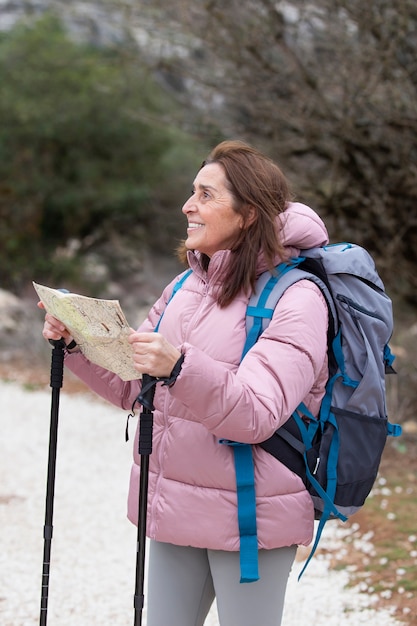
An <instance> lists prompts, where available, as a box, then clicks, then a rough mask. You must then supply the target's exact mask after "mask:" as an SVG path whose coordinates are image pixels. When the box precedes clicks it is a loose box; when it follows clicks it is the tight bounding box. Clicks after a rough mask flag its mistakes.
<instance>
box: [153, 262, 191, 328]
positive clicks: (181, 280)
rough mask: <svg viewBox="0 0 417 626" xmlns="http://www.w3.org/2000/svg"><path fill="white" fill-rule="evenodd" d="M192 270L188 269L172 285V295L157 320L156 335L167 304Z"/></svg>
mask: <svg viewBox="0 0 417 626" xmlns="http://www.w3.org/2000/svg"><path fill="white" fill-rule="evenodd" d="M192 272H193V270H192V269H189V270H187V271H186V272H184V273H183V275H182V276H181V277H180V278H179V280H177V282H176V283H175V285H174V288H173V290H172V293H171V295H170V297H169V300H168V302H167V303H166V306H165V309H164V310H163V311H162V313H161V317H160V318H159V320H158V323H157V325H156V326H155V329H154V332H155V333H157V332H158V329H159V324H160V323H161V320H162V318H163V317H164V313H165V311H166V308H167V306H168V304H169V303H170V302H171V300H172V298H173V297H174V296H175V294H176V293H177V291H178V290H179V289H181V287H182V286H183V284H184V283H185V281H186V280H187V278H188V277H189V275H190V274H192Z"/></svg>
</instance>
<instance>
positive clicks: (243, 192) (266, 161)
mask: <svg viewBox="0 0 417 626" xmlns="http://www.w3.org/2000/svg"><path fill="white" fill-rule="evenodd" d="M209 163H219V164H220V165H221V166H222V167H223V169H224V171H225V174H226V180H227V184H228V186H229V189H230V192H231V193H232V195H233V198H234V206H233V209H234V210H235V211H236V213H238V214H239V215H242V216H243V218H244V227H243V229H242V231H241V234H240V236H239V237H238V239H237V241H236V242H235V243H234V245H233V247H232V255H231V262H230V264H229V266H228V267H227V269H226V272H225V275H224V278H223V284H222V287H221V289H220V291H219V294H218V303H219V305H220V306H221V307H225V306H227V305H228V304H230V302H232V300H233V299H234V298H235V297H236V295H237V294H238V293H239V292H240V291H241V290H242V289H243V290H244V291H245V292H247V293H250V291H251V290H253V288H254V286H255V280H256V265H257V259H258V256H259V253H260V252H262V253H263V255H264V258H265V261H266V262H267V265H268V267H269V269H270V270H272V269H273V267H274V259H275V257H276V256H277V254H278V255H280V256H281V257H282V258H285V253H284V248H283V245H282V243H281V241H280V237H279V232H278V227H277V223H276V217H277V215H278V214H279V213H282V212H283V211H285V208H286V206H287V203H288V202H289V200H290V191H289V187H288V183H287V180H286V178H285V176H284V174H283V173H282V172H281V170H280V168H279V167H278V166H277V165H276V164H275V163H274V162H273V161H272V160H271V159H270V158H268V157H267V156H265V155H264V154H262V153H261V152H259V151H258V150H257V149H256V148H253V147H252V146H249V145H248V144H246V143H243V142H241V141H223V142H222V143H220V144H218V145H217V146H216V147H215V148H214V149H213V150H212V151H211V152H210V154H209V155H208V157H207V158H206V160H205V161H204V162H203V164H202V166H201V167H204V166H205V165H208V164H209ZM253 210H254V211H253ZM253 217H254V219H253ZM184 253H185V246H182V247H180V249H179V255H180V258H182V259H183V260H184V256H185V254H184ZM209 262H210V259H209V257H207V256H206V255H205V254H202V264H203V267H204V268H205V269H207V267H208V265H209Z"/></svg>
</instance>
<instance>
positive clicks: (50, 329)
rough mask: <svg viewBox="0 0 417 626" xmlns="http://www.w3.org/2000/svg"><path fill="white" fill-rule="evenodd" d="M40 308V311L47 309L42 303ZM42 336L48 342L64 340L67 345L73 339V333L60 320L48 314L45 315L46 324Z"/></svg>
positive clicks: (39, 305)
mask: <svg viewBox="0 0 417 626" xmlns="http://www.w3.org/2000/svg"><path fill="white" fill-rule="evenodd" d="M38 307H39V308H40V309H44V308H45V307H44V305H43V303H42V302H38ZM42 335H43V336H44V337H45V339H46V340H47V341H49V340H50V339H52V340H54V341H57V340H58V339H61V338H62V339H63V340H64V341H65V344H66V345H68V344H69V343H71V341H72V339H73V337H72V335H71V333H70V332H69V331H68V330H67V328H66V327H65V325H64V324H63V323H62V322H60V321H59V320H58V319H56V317H53V316H52V315H50V313H46V315H45V323H44V326H43V330H42Z"/></svg>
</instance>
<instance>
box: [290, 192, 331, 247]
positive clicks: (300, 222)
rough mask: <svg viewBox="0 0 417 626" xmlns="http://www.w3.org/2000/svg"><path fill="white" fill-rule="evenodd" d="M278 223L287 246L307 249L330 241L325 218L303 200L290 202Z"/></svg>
mask: <svg viewBox="0 0 417 626" xmlns="http://www.w3.org/2000/svg"><path fill="white" fill-rule="evenodd" d="M278 223H279V228H280V230H281V237H282V240H283V243H284V246H285V247H290V248H296V249H298V250H307V249H308V248H313V247H316V246H324V245H326V244H327V243H329V236H328V233H327V229H326V226H325V225H324V222H323V220H322V219H321V218H320V217H319V216H318V215H317V213H316V212H315V211H313V209H310V207H309V206H307V205H306V204H302V203H301V202H289V203H288V206H287V209H286V210H285V211H284V213H281V214H280V215H279V216H278Z"/></svg>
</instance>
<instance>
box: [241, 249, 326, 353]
mask: <svg viewBox="0 0 417 626" xmlns="http://www.w3.org/2000/svg"><path fill="white" fill-rule="evenodd" d="M304 261H305V258H304V257H298V258H296V259H291V260H290V263H289V264H287V263H281V264H280V265H277V267H276V268H275V270H276V274H271V272H269V271H266V272H264V273H263V274H261V276H260V277H259V278H258V280H257V282H256V289H255V292H254V293H253V294H252V296H251V297H250V299H249V303H248V307H247V310H246V342H245V345H244V348H243V352H242V359H243V357H244V356H245V354H246V353H247V352H248V351H249V350H250V349H251V348H252V346H254V345H255V343H256V342H257V340H258V339H259V337H260V335H261V334H262V333H263V332H264V330H265V329H266V328H267V326H268V324H269V322H270V321H271V319H272V316H273V314H274V311H275V307H276V305H277V303H278V301H279V300H280V298H281V296H282V295H283V294H284V292H285V291H286V290H287V289H288V287H291V285H294V284H295V283H297V282H299V281H300V280H311V281H312V282H314V283H315V284H316V285H317V286H318V287H319V288H320V290H321V292H322V294H323V296H324V298H325V300H326V303H327V306H328V309H329V313H330V319H331V323H332V328H331V329H330V330H331V336H332V337H333V336H335V335H336V334H337V330H338V318H337V312H336V307H335V304H334V302H333V298H332V296H331V293H330V290H329V288H328V286H327V285H326V283H325V282H324V281H323V280H322V279H321V278H320V277H319V276H316V275H315V274H313V273H312V272H309V271H305V270H303V269H299V267H298V265H300V264H301V263H303V262H304ZM290 270H291V271H290Z"/></svg>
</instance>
